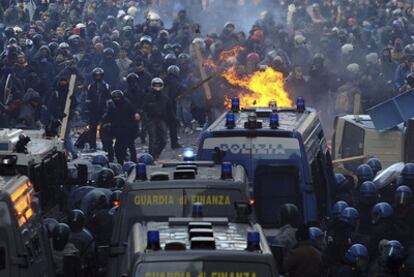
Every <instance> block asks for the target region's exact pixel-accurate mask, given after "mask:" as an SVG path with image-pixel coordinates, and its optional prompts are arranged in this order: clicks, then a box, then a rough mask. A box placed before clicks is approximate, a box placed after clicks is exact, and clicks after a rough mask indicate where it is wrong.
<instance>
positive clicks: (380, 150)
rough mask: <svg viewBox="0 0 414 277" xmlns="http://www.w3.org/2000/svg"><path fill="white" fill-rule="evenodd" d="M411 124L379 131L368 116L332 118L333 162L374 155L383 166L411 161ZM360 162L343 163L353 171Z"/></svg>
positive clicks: (413, 158)
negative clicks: (333, 130) (333, 120)
mask: <svg viewBox="0 0 414 277" xmlns="http://www.w3.org/2000/svg"><path fill="white" fill-rule="evenodd" d="M413 123H414V121H413V120H409V121H407V122H406V124H405V125H404V124H398V125H396V126H395V127H394V128H391V129H387V130H381V131H378V130H377V129H376V128H375V125H374V122H373V120H372V119H371V117H370V116H369V115H345V116H342V117H337V118H336V119H335V126H334V128H335V134H334V136H333V140H332V152H333V156H334V159H344V158H349V157H359V156H365V157H367V158H369V157H371V156H375V157H376V158H378V159H380V160H381V163H382V165H383V167H388V166H390V165H392V164H394V163H398V162H401V161H405V162H410V161H413V160H414V147H413V143H412V140H413V138H414V132H413V130H414V124H413ZM360 164H361V160H359V161H353V162H347V163H344V167H345V168H346V169H348V170H350V171H355V169H356V168H357V167H358V165H360Z"/></svg>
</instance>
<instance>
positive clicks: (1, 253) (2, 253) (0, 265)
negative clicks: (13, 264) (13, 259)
mask: <svg viewBox="0 0 414 277" xmlns="http://www.w3.org/2000/svg"><path fill="white" fill-rule="evenodd" d="M5 268H6V248H5V247H4V246H1V247H0V270H3V269H5Z"/></svg>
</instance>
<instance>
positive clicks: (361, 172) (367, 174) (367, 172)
mask: <svg viewBox="0 0 414 277" xmlns="http://www.w3.org/2000/svg"><path fill="white" fill-rule="evenodd" d="M356 176H357V178H358V187H360V186H361V185H362V183H363V182H366V181H372V179H374V173H373V171H372V169H371V167H370V166H369V165H367V164H361V165H359V166H358V168H357V170H356Z"/></svg>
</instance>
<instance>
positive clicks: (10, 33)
mask: <svg viewBox="0 0 414 277" xmlns="http://www.w3.org/2000/svg"><path fill="white" fill-rule="evenodd" d="M4 35H5V36H6V38H7V39H9V38H12V37H14V36H16V32H15V31H14V29H13V27H6V29H4Z"/></svg>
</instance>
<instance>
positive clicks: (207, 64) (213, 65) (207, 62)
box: [203, 59, 217, 69]
mask: <svg viewBox="0 0 414 277" xmlns="http://www.w3.org/2000/svg"><path fill="white" fill-rule="evenodd" d="M203 66H205V67H208V68H211V69H214V68H216V67H217V65H216V63H215V62H214V61H213V60H212V59H206V60H204V62H203Z"/></svg>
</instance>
